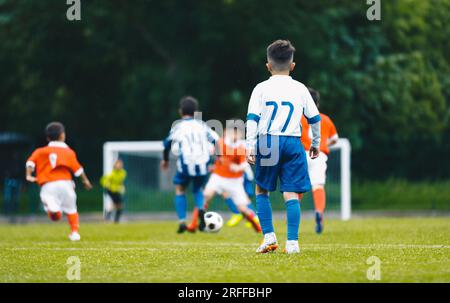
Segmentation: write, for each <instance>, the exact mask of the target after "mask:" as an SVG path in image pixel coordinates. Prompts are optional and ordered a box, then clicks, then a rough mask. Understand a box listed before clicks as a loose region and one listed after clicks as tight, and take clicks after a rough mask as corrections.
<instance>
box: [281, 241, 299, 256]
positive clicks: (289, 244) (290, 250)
mask: <svg viewBox="0 0 450 303" xmlns="http://www.w3.org/2000/svg"><path fill="white" fill-rule="evenodd" d="M284 252H285V253H287V254H299V253H300V247H299V246H298V241H286V247H285V249H284Z"/></svg>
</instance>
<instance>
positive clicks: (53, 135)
mask: <svg viewBox="0 0 450 303" xmlns="http://www.w3.org/2000/svg"><path fill="white" fill-rule="evenodd" d="M65 131H66V130H65V128H64V125H63V124H62V123H61V122H51V123H49V124H48V125H47V127H46V128H45V135H46V136H47V139H48V140H49V141H56V140H59V137H60V136H61V134H62V133H64V132H65Z"/></svg>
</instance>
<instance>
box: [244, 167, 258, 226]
mask: <svg viewBox="0 0 450 303" xmlns="http://www.w3.org/2000/svg"><path fill="white" fill-rule="evenodd" d="M244 189H245V193H246V194H247V197H248V199H249V201H250V204H248V205H247V206H248V208H250V209H251V210H252V211H253V212H254V213H255V214H256V212H257V211H256V206H255V205H254V204H253V203H252V199H253V198H254V197H255V186H254V185H253V182H252V181H251V180H249V179H247V178H246V175H244ZM256 220H257V221H258V223H259V220H258V216H256ZM245 226H246V227H249V228H251V227H252V224H251V223H250V222H247V223H245Z"/></svg>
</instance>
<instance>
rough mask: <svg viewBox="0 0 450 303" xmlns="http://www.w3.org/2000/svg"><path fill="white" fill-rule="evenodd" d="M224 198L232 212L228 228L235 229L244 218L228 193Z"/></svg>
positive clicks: (224, 194) (223, 195)
mask: <svg viewBox="0 0 450 303" xmlns="http://www.w3.org/2000/svg"><path fill="white" fill-rule="evenodd" d="M222 198H223V200H224V201H225V204H226V205H227V206H228V209H229V210H230V211H231V218H230V219H229V220H228V221H227V223H226V225H227V226H228V227H234V226H236V225H238V224H239V222H241V220H242V218H243V216H242V214H241V212H240V211H239V209H238V208H237V206H236V204H235V203H234V201H233V199H232V198H231V197H230V195H229V194H228V193H226V192H224V193H223V194H222Z"/></svg>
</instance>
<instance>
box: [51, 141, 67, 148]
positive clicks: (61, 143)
mask: <svg viewBox="0 0 450 303" xmlns="http://www.w3.org/2000/svg"><path fill="white" fill-rule="evenodd" d="M48 146H50V147H63V148H67V147H69V146H67V144H66V143H64V142H61V141H50V142H49V143H48Z"/></svg>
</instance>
